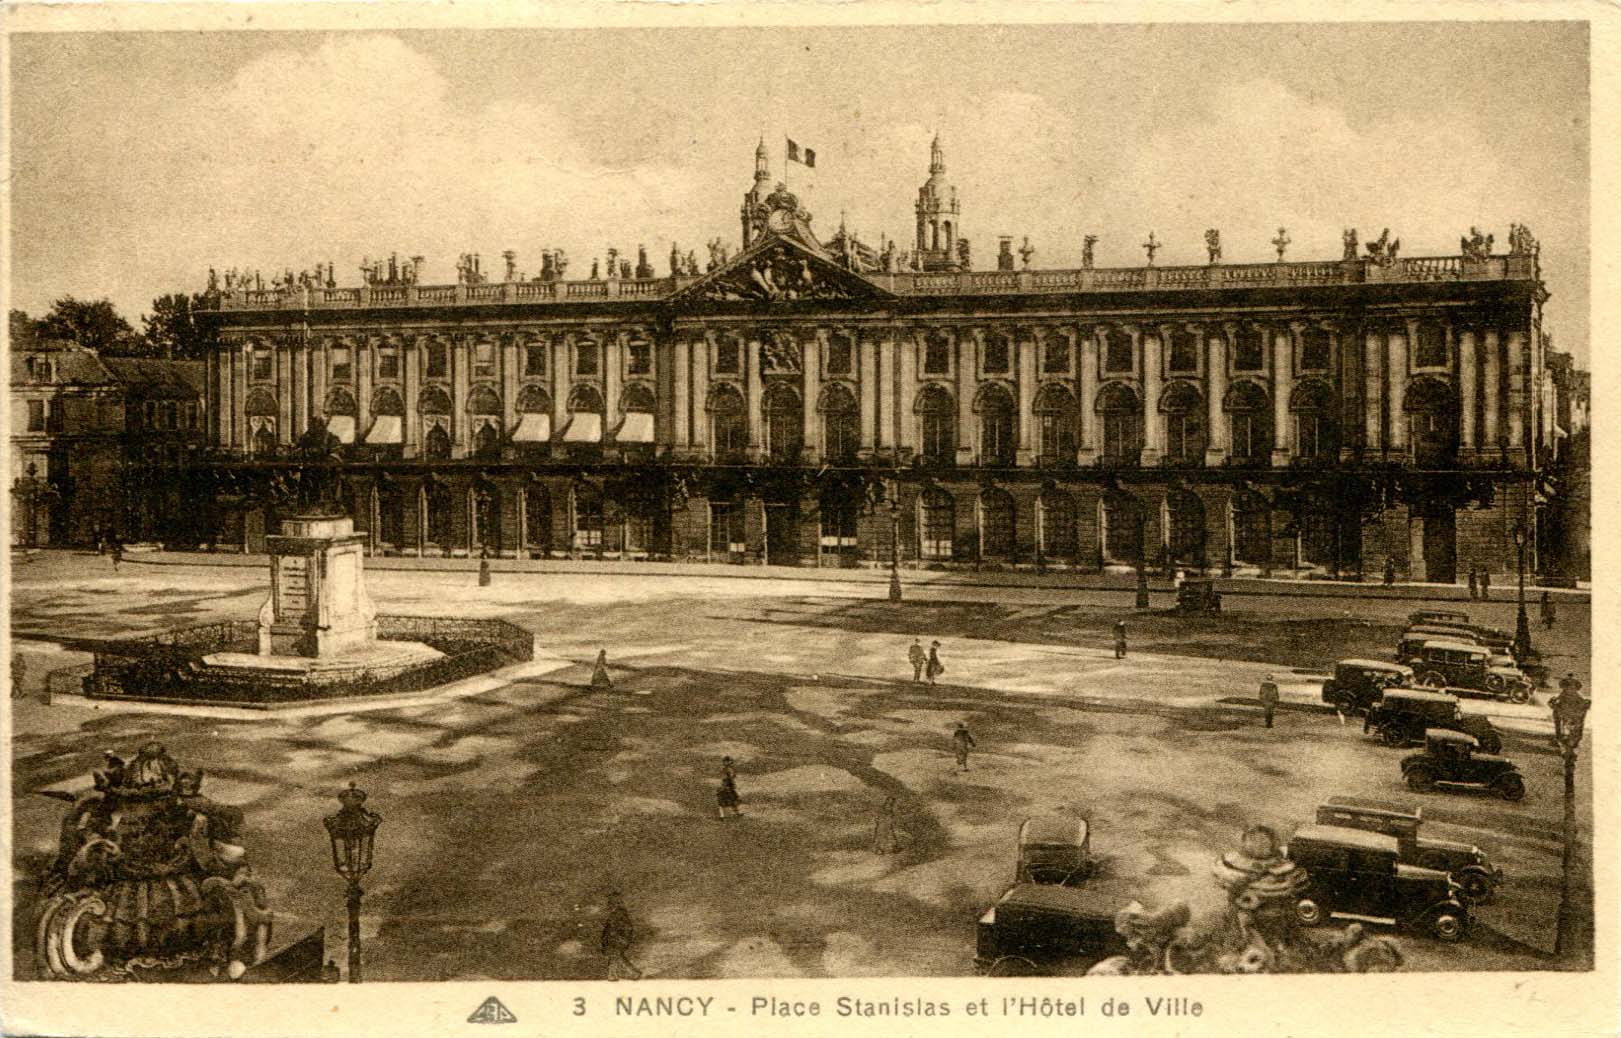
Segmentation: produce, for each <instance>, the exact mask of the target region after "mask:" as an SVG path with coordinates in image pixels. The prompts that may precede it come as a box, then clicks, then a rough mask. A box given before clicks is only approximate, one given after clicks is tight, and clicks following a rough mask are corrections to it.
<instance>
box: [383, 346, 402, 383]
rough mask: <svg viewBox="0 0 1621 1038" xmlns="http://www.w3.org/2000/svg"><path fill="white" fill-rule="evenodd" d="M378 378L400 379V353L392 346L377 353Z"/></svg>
mask: <svg viewBox="0 0 1621 1038" xmlns="http://www.w3.org/2000/svg"><path fill="white" fill-rule="evenodd" d="M377 377H378V378H379V379H396V378H399V377H400V351H399V350H397V349H395V348H394V347H392V346H384V347H383V348H382V349H380V350H378V351H377Z"/></svg>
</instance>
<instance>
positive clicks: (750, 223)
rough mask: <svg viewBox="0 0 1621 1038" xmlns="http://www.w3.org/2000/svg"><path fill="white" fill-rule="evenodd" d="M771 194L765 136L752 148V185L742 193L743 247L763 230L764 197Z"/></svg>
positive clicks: (769, 168)
mask: <svg viewBox="0 0 1621 1038" xmlns="http://www.w3.org/2000/svg"><path fill="white" fill-rule="evenodd" d="M770 194H771V160H770V155H769V153H768V152H767V151H766V148H765V138H764V137H761V138H760V146H759V147H757V148H755V149H754V186H753V187H752V188H750V189H749V190H748V191H747V192H745V193H744V195H743V208H742V210H741V212H740V213H739V215H740V217H741V219H742V222H743V248H745V249H746V248H748V247H749V246H750V245H752V244H754V240H755V239H756V238H758V237H759V236H760V235H761V233H763V232H764V231H765V212H766V204H765V203H766V198H767V196H769V195H770Z"/></svg>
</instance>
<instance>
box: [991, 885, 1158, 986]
mask: <svg viewBox="0 0 1621 1038" xmlns="http://www.w3.org/2000/svg"><path fill="white" fill-rule="evenodd" d="M1130 900H1131V896H1130V893H1129V891H1126V890H1124V889H1115V888H1113V887H1112V886H1110V887H1106V888H1102V889H1100V888H1097V887H1065V886H1057V885H1054V884H1050V883H1020V884H1017V885H1015V886H1013V887H1010V888H1008V891H1007V893H1005V894H1003V895H1002V897H1001V898H1000V899H999V900H998V901H997V902H996V904H994V905H992V906H991V907H990V909H989V910H987V911H986V913H985V914H984V915H983V916H981V917H980V919H979V928H978V932H977V934H976V937H975V945H974V965H975V967H976V968H977V969H978V970H979V971H980V972H982V973H987V974H989V975H991V976H993V977H999V976H1029V975H1033V974H1040V973H1075V972H1084V971H1085V970H1086V969H1087V968H1088V967H1090V966H1091V965H1092V964H1094V963H1096V962H1099V961H1101V960H1103V959H1106V958H1108V957H1109V956H1111V955H1119V954H1122V953H1123V952H1124V951H1125V950H1126V947H1125V938H1123V937H1121V936H1120V934H1119V933H1118V932H1117V931H1116V930H1115V925H1114V923H1115V913H1117V912H1119V911H1120V909H1121V906H1123V905H1125V904H1127V903H1129V902H1130Z"/></svg>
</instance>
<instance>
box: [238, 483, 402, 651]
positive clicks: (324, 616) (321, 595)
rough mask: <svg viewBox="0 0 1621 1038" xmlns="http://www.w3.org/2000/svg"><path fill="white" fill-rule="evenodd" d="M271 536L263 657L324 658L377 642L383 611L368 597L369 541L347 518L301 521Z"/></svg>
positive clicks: (263, 612) (288, 522) (292, 520)
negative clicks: (366, 558)
mask: <svg viewBox="0 0 1621 1038" xmlns="http://www.w3.org/2000/svg"><path fill="white" fill-rule="evenodd" d="M281 530H282V532H281V533H280V534H279V535H276V536H271V537H266V538H265V548H266V550H268V551H269V553H270V597H269V598H268V599H266V601H265V604H264V606H263V607H261V608H260V610H259V655H261V656H302V657H311V658H316V659H322V658H329V657H334V656H340V655H344V654H347V653H351V652H354V651H356V650H359V649H364V648H366V647H368V646H370V645H372V644H373V643H375V642H376V641H377V610H376V608H375V607H374V606H373V605H372V601H371V597H370V596H369V595H367V594H366V583H365V577H364V570H363V567H362V558H363V556H364V551H365V548H364V546H365V543H366V535H365V534H357V533H355V528H354V520H352V519H350V518H349V517H348V516H342V515H320V514H315V515H298V516H292V517H290V518H288V519H286V520H284V521H283V522H282V524H281Z"/></svg>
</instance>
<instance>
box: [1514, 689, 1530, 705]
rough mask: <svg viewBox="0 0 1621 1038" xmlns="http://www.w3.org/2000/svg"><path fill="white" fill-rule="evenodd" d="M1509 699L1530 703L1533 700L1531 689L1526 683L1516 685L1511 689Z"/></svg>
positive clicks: (1515, 701)
mask: <svg viewBox="0 0 1621 1038" xmlns="http://www.w3.org/2000/svg"><path fill="white" fill-rule="evenodd" d="M1508 701H1509V702H1510V703H1529V702H1530V701H1531V690H1530V689H1528V688H1526V687H1525V686H1524V685H1515V686H1514V687H1513V688H1512V689H1510V690H1509V693H1508Z"/></svg>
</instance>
